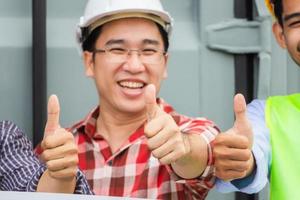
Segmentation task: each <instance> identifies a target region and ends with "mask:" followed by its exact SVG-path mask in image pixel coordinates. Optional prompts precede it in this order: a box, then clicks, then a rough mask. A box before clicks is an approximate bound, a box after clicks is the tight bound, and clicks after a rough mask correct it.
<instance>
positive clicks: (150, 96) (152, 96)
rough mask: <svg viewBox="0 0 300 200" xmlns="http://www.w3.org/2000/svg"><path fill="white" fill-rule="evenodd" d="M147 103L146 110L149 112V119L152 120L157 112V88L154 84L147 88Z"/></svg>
mask: <svg viewBox="0 0 300 200" xmlns="http://www.w3.org/2000/svg"><path fill="white" fill-rule="evenodd" d="M145 103H146V110H147V111H146V112H147V119H148V121H150V120H151V119H153V118H154V116H155V114H156V109H157V105H156V89H155V86H154V85H153V84H149V85H147V86H146V88H145Z"/></svg>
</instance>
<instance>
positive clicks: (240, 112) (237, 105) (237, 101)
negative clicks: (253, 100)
mask: <svg viewBox="0 0 300 200" xmlns="http://www.w3.org/2000/svg"><path fill="white" fill-rule="evenodd" d="M234 113H235V118H236V120H235V121H236V123H238V124H243V123H248V120H247V116H246V101H245V98H244V96H243V95H242V94H237V95H235V97H234Z"/></svg>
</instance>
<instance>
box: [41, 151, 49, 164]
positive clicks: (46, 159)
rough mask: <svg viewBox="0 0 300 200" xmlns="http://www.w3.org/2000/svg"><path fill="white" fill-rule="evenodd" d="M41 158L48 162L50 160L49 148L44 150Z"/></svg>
mask: <svg viewBox="0 0 300 200" xmlns="http://www.w3.org/2000/svg"><path fill="white" fill-rule="evenodd" d="M41 159H42V160H43V161H44V162H46V161H49V160H50V153H49V151H48V150H45V151H43V153H42V155H41Z"/></svg>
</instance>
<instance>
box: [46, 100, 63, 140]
mask: <svg viewBox="0 0 300 200" xmlns="http://www.w3.org/2000/svg"><path fill="white" fill-rule="evenodd" d="M59 112H60V107H59V101H58V98H57V96H56V95H51V96H50V97H49V100H48V108H47V113H48V114H47V123H46V127H45V135H44V137H45V136H46V135H49V134H52V133H54V132H55V130H56V129H58V128H59V127H60V126H59Z"/></svg>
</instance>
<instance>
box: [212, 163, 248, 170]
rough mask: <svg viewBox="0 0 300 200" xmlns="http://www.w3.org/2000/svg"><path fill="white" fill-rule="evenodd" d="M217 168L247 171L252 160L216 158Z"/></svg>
mask: <svg viewBox="0 0 300 200" xmlns="http://www.w3.org/2000/svg"><path fill="white" fill-rule="evenodd" d="M215 166H216V169H220V170H224V171H227V170H232V171H238V172H244V171H247V170H248V169H249V168H250V162H247V161H235V160H216V162H215Z"/></svg>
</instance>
